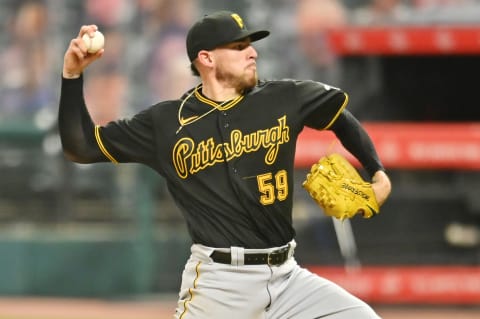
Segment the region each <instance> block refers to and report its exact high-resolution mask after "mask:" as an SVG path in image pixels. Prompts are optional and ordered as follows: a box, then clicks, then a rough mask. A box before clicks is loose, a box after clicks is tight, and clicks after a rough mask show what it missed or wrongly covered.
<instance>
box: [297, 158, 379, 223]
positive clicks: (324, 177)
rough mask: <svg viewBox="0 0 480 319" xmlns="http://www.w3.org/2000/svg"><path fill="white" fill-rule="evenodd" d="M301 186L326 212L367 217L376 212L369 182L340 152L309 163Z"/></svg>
mask: <svg viewBox="0 0 480 319" xmlns="http://www.w3.org/2000/svg"><path fill="white" fill-rule="evenodd" d="M303 187H304V188H305V189H306V190H307V191H308V192H309V193H310V196H312V198H313V199H314V200H315V201H316V202H317V203H318V204H319V205H320V206H321V207H322V208H323V210H324V212H325V214H326V215H328V216H332V217H335V218H338V219H341V220H343V219H345V218H352V217H354V216H355V215H356V214H357V213H361V214H363V217H365V218H370V217H372V216H374V215H376V214H378V212H379V210H380V209H379V205H378V203H377V199H376V198H375V193H374V192H373V189H372V184H371V183H369V182H366V181H364V180H363V178H362V177H361V176H360V174H359V173H358V172H357V170H356V169H355V168H354V167H353V166H352V164H350V163H349V162H348V161H347V160H346V159H345V158H344V157H343V156H342V155H340V154H331V155H328V156H324V157H322V158H321V159H320V160H319V161H318V162H317V163H315V164H313V166H312V168H311V170H310V172H309V173H308V174H307V178H306V180H305V181H304V182H303Z"/></svg>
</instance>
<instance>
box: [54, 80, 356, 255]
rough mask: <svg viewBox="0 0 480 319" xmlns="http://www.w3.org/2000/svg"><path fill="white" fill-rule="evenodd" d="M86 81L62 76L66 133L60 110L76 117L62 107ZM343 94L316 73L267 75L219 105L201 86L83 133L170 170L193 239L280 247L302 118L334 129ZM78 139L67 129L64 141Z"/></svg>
mask: <svg viewBox="0 0 480 319" xmlns="http://www.w3.org/2000/svg"><path fill="white" fill-rule="evenodd" d="M65 82H68V83H67V84H65ZM74 83H75V84H74ZM81 83H82V81H81V80H64V84H63V86H62V98H61V103H60V128H61V130H60V131H61V135H67V134H66V133H65V132H64V133H62V121H63V122H64V123H63V126H64V129H63V130H64V131H68V130H72V128H71V126H72V125H73V124H72V125H69V124H67V121H66V120H65V119H62V117H67V116H69V117H71V116H72V115H71V111H69V112H67V111H65V109H67V108H69V107H71V106H67V104H69V103H73V99H74V97H73V96H75V98H76V99H81V100H82V103H81V104H82V107H84V102H83V96H82V93H81V85H82V84H81ZM347 100H348V99H347V95H346V94H345V93H344V92H342V91H341V90H339V89H337V88H333V87H330V86H327V85H325V84H322V83H319V82H314V81H294V80H281V81H266V82H261V83H259V84H258V85H257V86H256V87H255V88H253V89H252V90H250V91H248V92H247V93H246V94H244V95H242V96H240V97H238V98H236V99H234V100H231V101H226V102H223V103H220V102H215V101H212V100H210V99H208V98H207V97H205V96H203V95H202V93H201V86H198V87H196V88H194V89H192V90H191V91H189V92H187V93H186V94H185V95H184V96H183V97H182V98H181V99H179V100H173V101H166V102H161V103H159V104H156V105H154V106H151V107H149V108H148V109H146V110H145V111H142V112H140V113H138V114H137V115H135V116H134V117H132V118H130V119H125V120H118V121H114V122H111V123H109V124H107V125H106V126H103V127H100V126H96V127H95V129H94V130H93V133H89V132H85V133H84V134H85V136H86V138H87V139H88V138H89V139H91V140H92V141H94V143H95V144H96V145H95V146H96V147H97V152H98V149H99V150H101V154H100V153H99V152H98V153H99V154H100V156H102V158H100V157H98V158H97V159H96V160H95V161H103V160H110V161H112V162H137V163H143V164H146V165H148V166H149V167H151V168H152V169H154V170H155V171H157V172H158V173H159V174H160V175H162V176H163V177H165V179H166V182H167V185H168V189H169V191H170V192H171V194H172V196H173V198H174V200H175V202H176V204H177V205H178V207H179V208H180V210H181V211H182V213H183V215H184V217H185V220H186V222H187V226H188V230H189V233H190V235H191V238H192V240H193V242H194V243H200V244H203V245H207V246H212V247H230V246H240V247H245V248H266V247H276V246H281V245H284V244H286V243H288V242H289V241H290V240H292V238H293V237H294V236H295V233H294V229H293V227H292V198H293V197H292V195H293V180H294V178H293V173H294V156H295V147H296V141H297V137H298V135H299V133H300V132H301V131H302V129H303V128H304V126H309V127H313V128H316V129H327V128H329V127H330V126H331V125H332V124H333V123H334V122H335V120H336V118H337V117H338V116H339V115H340V114H341V113H342V109H343V108H344V107H345V105H346V104H347ZM62 104H63V105H62ZM62 108H63V109H64V111H62ZM85 109H86V108H85ZM62 112H63V115H62ZM85 112H86V111H85V110H82V111H81V112H80V113H79V114H81V115H79V116H83V117H85V116H86V115H85ZM72 123H74V122H72ZM92 128H93V126H92ZM74 142H75V141H74V139H72V140H71V141H70V142H69V138H68V137H66V136H64V137H62V143H63V144H64V146H66V144H72V143H74ZM67 148H68V147H67ZM85 151H88V152H93V150H90V149H88V150H85Z"/></svg>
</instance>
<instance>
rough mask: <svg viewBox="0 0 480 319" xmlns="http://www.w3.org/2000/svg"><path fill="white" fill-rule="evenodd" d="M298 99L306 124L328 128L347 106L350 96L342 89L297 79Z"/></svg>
mask: <svg viewBox="0 0 480 319" xmlns="http://www.w3.org/2000/svg"><path fill="white" fill-rule="evenodd" d="M295 92H296V99H297V101H298V103H300V113H301V116H302V117H303V118H304V122H305V125H306V126H308V127H311V128H315V129H319V130H324V129H328V128H329V127H330V126H331V125H332V124H333V123H334V122H335V120H336V119H337V118H338V116H339V115H340V114H341V112H342V110H343V109H344V108H345V107H346V106H347V103H348V96H347V94H346V93H345V92H343V91H342V90H340V89H338V88H335V87H332V86H329V85H326V84H323V83H320V82H315V81H296V82H295Z"/></svg>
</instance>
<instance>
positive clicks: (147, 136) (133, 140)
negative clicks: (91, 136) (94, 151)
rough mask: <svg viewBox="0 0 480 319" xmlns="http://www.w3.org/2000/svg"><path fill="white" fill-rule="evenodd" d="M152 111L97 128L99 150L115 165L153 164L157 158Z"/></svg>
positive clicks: (148, 110)
mask: <svg viewBox="0 0 480 319" xmlns="http://www.w3.org/2000/svg"><path fill="white" fill-rule="evenodd" d="M153 130H154V128H153V124H152V117H151V110H150V109H147V110H145V111H142V112H140V113H138V114H136V115H135V116H134V117H132V118H130V119H122V120H118V121H114V122H110V123H108V124H107V125H105V126H95V139H96V142H97V145H98V147H99V149H100V150H101V151H102V153H103V154H104V155H105V157H106V158H108V159H109V160H110V161H111V162H113V163H128V162H135V163H144V164H147V165H148V164H151V163H152V162H153V161H154V158H155V151H154V150H155V146H154V145H155V141H154V132H153Z"/></svg>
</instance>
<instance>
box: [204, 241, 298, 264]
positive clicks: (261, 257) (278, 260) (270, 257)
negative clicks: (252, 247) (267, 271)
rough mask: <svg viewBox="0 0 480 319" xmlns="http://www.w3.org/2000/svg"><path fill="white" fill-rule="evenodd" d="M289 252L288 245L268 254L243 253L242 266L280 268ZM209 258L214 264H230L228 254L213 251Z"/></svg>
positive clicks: (230, 258) (230, 257)
mask: <svg viewBox="0 0 480 319" xmlns="http://www.w3.org/2000/svg"><path fill="white" fill-rule="evenodd" d="M289 252H290V245H288V246H287V247H284V248H281V249H278V250H274V251H272V252H270V253H244V254H243V264H244V265H270V266H280V265H281V264H283V263H284V262H286V261H287V259H288V257H289ZM210 258H212V260H213V261H214V262H216V263H221V264H231V263H232V255H231V253H230V252H228V253H226V252H221V251H218V250H215V251H214V252H213V253H212V254H211V255H210Z"/></svg>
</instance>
